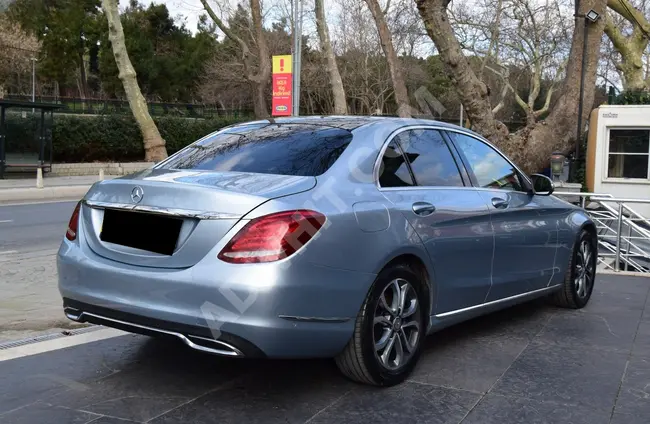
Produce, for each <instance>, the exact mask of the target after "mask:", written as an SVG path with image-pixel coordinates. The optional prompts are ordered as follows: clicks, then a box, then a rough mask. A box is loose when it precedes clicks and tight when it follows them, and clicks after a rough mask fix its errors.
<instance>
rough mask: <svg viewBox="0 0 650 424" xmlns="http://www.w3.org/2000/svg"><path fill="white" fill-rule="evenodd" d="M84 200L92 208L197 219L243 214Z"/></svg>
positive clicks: (230, 216)
mask: <svg viewBox="0 0 650 424" xmlns="http://www.w3.org/2000/svg"><path fill="white" fill-rule="evenodd" d="M82 202H83V203H84V204H85V205H87V206H89V207H91V208H98V209H120V210H128V211H134V212H148V213H155V214H159V215H168V216H175V217H179V218H196V219H239V218H241V215H237V214H232V213H225V212H209V211H197V210H192V209H180V208H163V207H158V206H145V205H137V204H134V203H113V202H99V201H96V200H88V199H84V200H83V201H82Z"/></svg>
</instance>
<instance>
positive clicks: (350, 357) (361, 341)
mask: <svg viewBox="0 0 650 424" xmlns="http://www.w3.org/2000/svg"><path fill="white" fill-rule="evenodd" d="M425 301H426V300H425V296H424V290H423V283H422V282H421V281H420V278H419V277H418V276H417V275H416V274H415V273H414V272H413V271H412V270H411V269H410V268H408V267H407V266H405V265H395V266H390V267H388V268H386V269H384V270H383V271H382V272H381V273H380V274H379V275H378V276H377V279H376V280H375V282H374V284H373V286H372V288H371V290H370V293H369V294H368V297H367V298H366V300H365V302H364V304H363V306H362V308H361V310H360V312H359V315H358V316H357V321H356V325H355V330H354V335H353V336H352V339H351V340H350V342H349V343H348V345H347V346H346V348H345V349H344V350H343V352H341V354H339V356H338V357H336V364H337V365H338V367H339V369H340V370H341V371H342V372H343V374H345V375H346V376H347V377H348V378H350V379H352V380H355V381H358V382H361V383H366V384H372V385H376V386H391V385H394V384H397V383H400V382H402V381H404V380H405V379H406V378H407V377H408V375H409V374H410V373H411V371H412V370H413V368H414V367H415V364H416V362H417V359H418V357H419V356H420V351H421V348H422V339H423V338H424V337H425V334H426V321H425V315H426V313H425V310H426V308H425V307H424V303H423V302H425Z"/></svg>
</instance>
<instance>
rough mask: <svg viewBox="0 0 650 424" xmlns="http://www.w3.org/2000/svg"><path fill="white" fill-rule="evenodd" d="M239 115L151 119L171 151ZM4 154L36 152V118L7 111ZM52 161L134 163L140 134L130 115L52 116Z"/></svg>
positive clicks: (139, 148) (140, 150) (138, 154)
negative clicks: (23, 116) (213, 117)
mask: <svg viewBox="0 0 650 424" xmlns="http://www.w3.org/2000/svg"><path fill="white" fill-rule="evenodd" d="M245 120H247V119H246V118H245V117H239V118H217V119H209V120H204V119H192V118H180V117H160V118H154V121H155V122H156V125H157V126H158V130H159V131H160V134H161V135H162V137H163V138H164V139H165V141H166V145H167V153H169V154H172V153H175V152H177V151H178V150H180V149H182V148H183V147H185V146H187V145H188V144H190V143H192V142H194V141H196V140H198V139H199V138H201V137H203V136H204V135H207V134H209V133H211V132H213V131H216V130H218V129H220V128H223V127H225V126H227V125H231V124H234V123H237V122H242V121H245ZM6 125H7V138H6V140H7V146H6V151H7V153H37V152H38V141H37V139H35V137H34V135H35V134H37V132H38V128H39V120H38V119H37V118H34V117H32V116H31V114H29V115H28V116H27V117H26V118H22V117H21V116H20V115H15V114H14V115H12V114H7V119H6ZM50 130H51V134H52V146H53V151H54V156H53V159H54V162H100V161H101V162H104V161H106V162H135V161H142V160H144V148H143V145H142V136H141V135H140V130H139V129H138V126H137V124H136V123H135V119H133V117H131V116H120V115H99V116H83V115H80V116H70V115H56V114H55V115H54V124H53V125H52V127H51V129H50Z"/></svg>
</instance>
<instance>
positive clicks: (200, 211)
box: [81, 169, 316, 268]
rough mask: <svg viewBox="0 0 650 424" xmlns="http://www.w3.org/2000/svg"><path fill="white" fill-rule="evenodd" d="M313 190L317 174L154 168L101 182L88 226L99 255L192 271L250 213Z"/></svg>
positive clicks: (89, 207) (89, 201)
mask: <svg viewBox="0 0 650 424" xmlns="http://www.w3.org/2000/svg"><path fill="white" fill-rule="evenodd" d="M315 185H316V179H315V178H314V177H302V176H284V175H272V174H255V173H241V172H210V171H178V170H162V169H148V170H145V171H142V172H140V173H137V174H134V175H130V176H128V177H122V178H117V179H114V180H106V181H102V182H100V183H97V184H95V185H94V186H93V187H92V188H91V189H90V190H89V191H88V193H87V194H86V196H85V198H84V203H85V205H84V207H83V210H82V214H81V217H82V224H83V226H84V229H85V234H86V240H87V242H88V245H89V247H90V248H91V249H92V250H93V251H94V252H95V253H97V254H98V255H101V256H103V257H106V258H108V259H112V260H116V261H120V262H123V263H127V264H131V265H138V266H148V267H160V268H187V267H190V266H192V265H194V264H195V263H197V262H198V261H199V260H201V259H202V258H203V257H205V255H206V254H207V253H208V252H209V251H210V249H212V248H213V247H214V246H215V245H216V244H217V243H218V242H219V241H220V240H221V239H222V238H223V236H224V235H225V234H226V233H227V232H228V231H229V230H230V229H231V228H232V227H233V225H235V223H236V222H237V221H239V219H240V218H241V217H242V216H244V215H245V214H247V213H248V212H249V211H251V210H252V209H254V208H256V207H257V206H259V205H261V204H262V203H264V202H266V201H268V200H270V199H274V198H278V197H283V196H287V195H291V194H295V193H300V192H303V191H307V190H310V189H312V188H313V187H314V186H315Z"/></svg>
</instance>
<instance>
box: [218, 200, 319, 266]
mask: <svg viewBox="0 0 650 424" xmlns="http://www.w3.org/2000/svg"><path fill="white" fill-rule="evenodd" d="M325 220H326V219H325V216H324V215H323V214H320V213H318V212H314V211H309V210H296V211H288V212H279V213H274V214H270V215H266V216H262V217H260V218H255V219H253V220H251V221H250V222H249V223H248V224H246V226H244V228H242V229H241V230H239V232H238V233H237V234H235V236H234V237H233V238H232V240H230V241H229V242H228V244H227V245H226V246H225V247H224V248H223V249H222V250H221V252H220V253H219V255H218V256H217V257H218V258H219V259H221V260H222V261H225V262H230V263H235V264H242V263H258V262H273V261H277V260H280V259H283V258H286V257H288V256H290V255H292V254H294V253H295V252H296V251H298V250H299V249H300V248H301V247H302V246H304V245H305V244H306V243H307V242H308V241H309V240H311V239H312V238H313V237H314V235H315V234H316V233H317V232H318V230H320V229H321V227H322V226H323V224H325Z"/></svg>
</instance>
